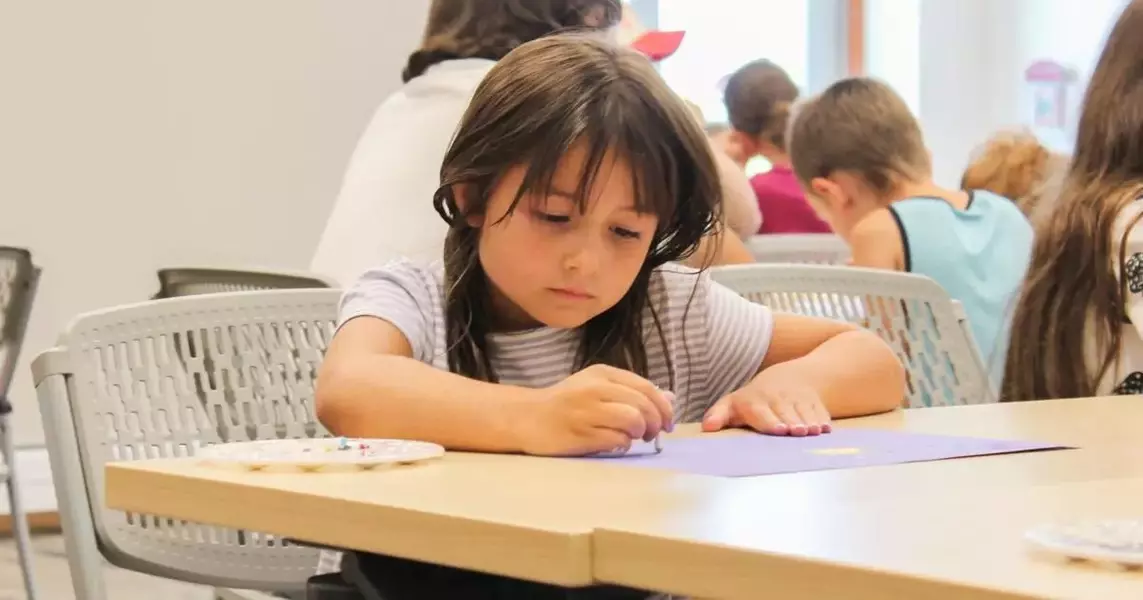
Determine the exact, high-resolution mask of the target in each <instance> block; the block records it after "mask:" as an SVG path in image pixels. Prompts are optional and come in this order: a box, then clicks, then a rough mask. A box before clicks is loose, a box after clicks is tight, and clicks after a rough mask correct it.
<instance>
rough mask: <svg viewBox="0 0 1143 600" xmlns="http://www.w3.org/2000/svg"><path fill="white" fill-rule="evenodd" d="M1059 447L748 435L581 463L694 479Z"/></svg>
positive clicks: (841, 433)
mask: <svg viewBox="0 0 1143 600" xmlns="http://www.w3.org/2000/svg"><path fill="white" fill-rule="evenodd" d="M1062 448H1066V446H1061V445H1059V444H1044V443H1038V442H1026V441H1011V440H994V439H985V438H972V437H954V436H945V435H924V434H917V433H901V432H896V431H885V430H879V429H848V428H847V429H834V430H833V432H832V433H829V434H825V435H820V436H814V437H800V438H798V437H777V436H768V435H750V434H747V435H727V436H700V437H694V438H676V439H666V440H663V452H662V454H655V453H654V449H653V448H652V447H651V445H650V444H644V443H642V442H640V443H638V444H636V445H634V446H633V447H632V448H631V451H630V452H628V454H627V455H625V456H622V457H617V458H600V457H587V458H585V459H583V460H606V461H611V462H614V463H615V464H619V465H628V466H632V467H647V468H656V469H669V470H673V471H683V472H686V473H694V474H697V475H717V476H721V477H749V476H753V475H775V474H778V473H797V472H801V471H822V470H826V469H849V468H854V467H871V466H877V465H893V464H899V463H908V462H922V461H930V460H944V459H949V458H963V457H969V456H985V455H989V454H1009V453H1014V452H1031V451H1035V450H1057V449H1062Z"/></svg>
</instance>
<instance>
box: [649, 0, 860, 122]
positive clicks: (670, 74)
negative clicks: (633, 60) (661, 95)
mask: <svg viewBox="0 0 1143 600" xmlns="http://www.w3.org/2000/svg"><path fill="white" fill-rule="evenodd" d="M845 6H846V2H845V0H750V1H743V0H632V1H631V7H632V8H633V9H635V11H636V12H637V13H638V14H639V17H640V19H641V20H642V21H643V23H644V24H645V25H646V26H647V27H651V28H657V29H662V30H679V29H681V30H685V31H686V32H687V36H686V38H685V39H684V40H683V44H682V46H680V47H679V51H678V52H676V53H675V55H674V56H672V57H670V58H668V59H666V60H664V61H663V62H662V63H661V64H660V66H659V69H660V72H661V73H662V74H663V78H664V79H666V81H667V83H668V84H670V86H671V87H672V88H673V89H674V90H675V91H676V92H678V93H679V95H680V96H682V97H684V98H686V99H687V100H690V101H691V102H694V103H695V104H697V105H698V106H699V107H700V108H701V109H702V111H703V115H704V116H705V117H706V120H707V121H708V122H711V123H721V122H725V121H726V107H725V106H723V103H722V83H723V81H724V80H725V78H726V77H728V76H729V75H730V74H731V73H733V72H734V71H735V70H736V69H737V68H738V67H740V66H742V65H744V64H746V63H748V62H750V61H752V60H756V59H759V58H767V59H770V60H772V61H774V62H775V63H777V64H778V65H780V66H781V67H782V68H784V69H785V70H786V71H787V72H788V73H789V74H790V77H791V78H792V79H793V80H794V82H795V83H797V84H798V85H799V87H801V88H802V90H803V91H808V92H812V91H816V90H818V89H820V88H821V87H824V85H827V84H828V83H829V82H830V81H833V80H834V79H836V78H838V77H841V76H844V75H845V68H846V62H845V48H846V44H845V18H844V15H845Z"/></svg>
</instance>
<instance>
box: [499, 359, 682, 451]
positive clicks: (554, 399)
mask: <svg viewBox="0 0 1143 600" xmlns="http://www.w3.org/2000/svg"><path fill="white" fill-rule="evenodd" d="M536 391H537V392H539V397H538V398H537V400H536V401H535V402H534V403H529V405H528V406H529V410H528V411H527V413H528V414H527V415H525V418H524V419H523V422H522V423H521V424H520V425H521V431H520V433H521V436H522V437H521V441H522V444H521V446H522V449H523V451H524V452H526V453H528V454H539V455H547V456H579V455H584V454H591V453H594V452H605V451H610V450H616V449H621V448H628V447H630V446H631V442H632V441H634V440H637V439H642V440H644V441H651V440H653V439H655V437H656V436H658V435H659V432H660V431H670V430H671V429H672V428H673V419H674V409H673V408H672V407H671V402H672V400H673V399H674V394H672V393H671V392H664V391H662V390H660V389H659V388H657V387H655V384H653V383H651V382H650V381H647V380H646V379H644V378H642V377H640V376H638V375H636V374H634V373H631V372H630V371H624V370H623V369H617V368H615V367H609V366H606V365H592V366H590V367H588V368H586V369H584V370H582V371H580V372H578V373H575V374H573V375H572V376H571V377H568V378H567V379H565V380H563V381H561V382H560V383H557V384H556V385H553V386H551V387H549V388H546V389H543V390H536Z"/></svg>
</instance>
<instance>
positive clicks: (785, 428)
mask: <svg viewBox="0 0 1143 600" xmlns="http://www.w3.org/2000/svg"><path fill="white" fill-rule="evenodd" d="M781 370H782V369H780V368H775V367H771V368H770V369H767V370H766V371H763V372H762V373H759V374H758V375H757V376H756V377H755V378H754V379H753V380H751V382H750V383H748V384H746V386H744V387H743V388H742V389H740V390H738V391H736V392H734V393H732V394H730V395H729V396H725V397H723V398H722V399H720V400H719V401H718V402H715V403H714V405H713V406H711V407H710V409H709V410H707V411H706V415H705V416H703V420H702V429H703V431H719V430H721V429H725V428H727V427H749V428H751V429H754V430H755V431H758V432H759V433H766V434H769V435H792V436H805V435H818V434H822V433H829V432H830V430H831V429H832V427H831V425H830V416H829V411H828V410H826V407H825V405H824V404H823V403H822V400H821V397H820V396H819V395H818V392H817V390H815V389H814V388H813V387H811V386H809V385H806V384H804V383H801V382H799V381H797V380H796V379H795V378H791V377H789V376H786V375H783V374H782V373H781Z"/></svg>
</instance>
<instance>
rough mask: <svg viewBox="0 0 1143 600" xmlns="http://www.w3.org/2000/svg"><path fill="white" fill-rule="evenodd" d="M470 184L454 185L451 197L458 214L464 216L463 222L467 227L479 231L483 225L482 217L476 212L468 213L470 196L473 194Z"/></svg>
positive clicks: (470, 202) (471, 199)
mask: <svg viewBox="0 0 1143 600" xmlns="http://www.w3.org/2000/svg"><path fill="white" fill-rule="evenodd" d="M475 193H476V192H475V190H473V189H472V185H471V184H464V183H456V184H453V186H452V197H453V199H454V200H455V201H456V208H457V210H459V211H460V214H462V215H464V220H465V222H467V223H468V225H469V227H473V228H477V229H479V228H480V227H481V226H483V225H484V215H483V214H480V213H478V212H476V211H470V210H469V208H468V207H469V206H471V205H472V201H473V198H472V195H473V194H475Z"/></svg>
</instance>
